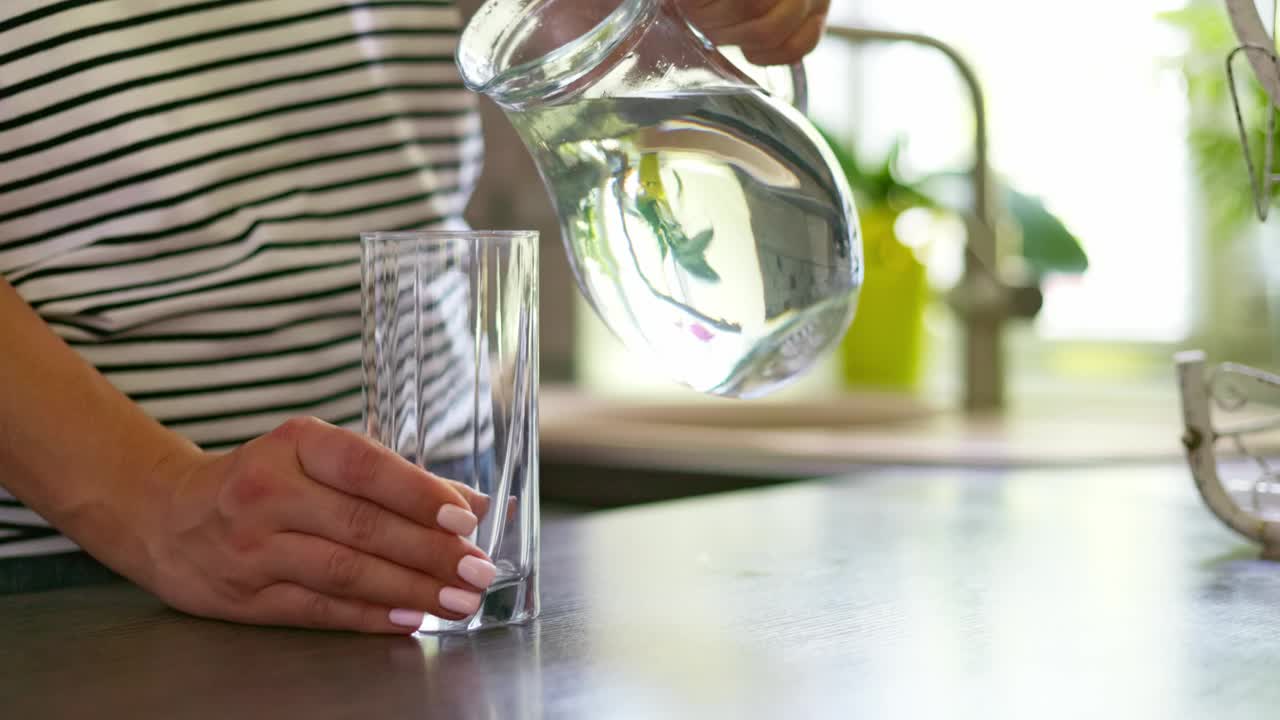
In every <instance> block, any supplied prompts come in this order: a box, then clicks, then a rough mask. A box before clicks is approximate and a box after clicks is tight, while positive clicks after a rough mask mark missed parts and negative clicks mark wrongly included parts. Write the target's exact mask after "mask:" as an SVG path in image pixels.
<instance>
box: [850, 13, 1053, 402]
mask: <svg viewBox="0 0 1280 720" xmlns="http://www.w3.org/2000/svg"><path fill="white" fill-rule="evenodd" d="M827 34H828V35H831V36H832V37H837V38H840V39H842V40H846V41H849V42H853V43H868V42H904V43H910V44H914V45H921V46H924V47H928V48H932V49H934V50H937V51H938V52H940V53H942V54H943V55H944V56H945V57H946V58H947V59H948V60H949V61H951V63H952V64H953V65H954V66H955V68H956V70H957V71H958V72H959V74H960V77H961V79H962V80H963V81H964V84H965V87H966V88H967V90H968V93H969V99H970V101H971V102H972V104H973V113H974V138H973V145H974V147H973V167H972V168H971V169H970V170H969V178H970V184H971V185H972V193H971V199H972V204H971V207H970V209H969V213H968V215H967V216H966V217H965V227H966V240H965V254H964V256H965V263H964V273H963V275H962V277H961V279H960V282H959V284H958V285H957V286H956V287H955V289H954V290H952V292H951V294H950V297H949V301H950V304H951V306H952V308H953V309H954V310H955V312H956V314H957V315H958V316H959V318H960V320H961V323H962V324H963V327H964V344H965V348H964V378H963V379H964V399H963V400H964V408H965V410H966V411H968V412H983V411H995V410H999V409H1001V408H1003V407H1004V402H1005V380H1006V378H1005V373H1004V348H1003V345H1004V342H1003V341H1004V328H1005V325H1006V323H1007V321H1008V320H1009V319H1010V318H1013V317H1028V318H1029V317H1034V316H1035V314H1036V313H1037V312H1039V311H1040V306H1041V304H1042V299H1043V296H1042V294H1041V292H1040V288H1039V287H1038V286H1027V285H1018V284H1014V283H1009V282H1007V281H1006V280H1005V279H1004V276H1003V275H1002V274H1001V273H1000V270H999V247H998V243H997V242H996V230H995V228H996V221H997V216H996V213H997V211H998V204H997V200H996V193H995V191H994V188H993V187H992V184H991V168H990V164H989V146H988V137H987V114H986V104H985V101H984V98H983V93H982V85H981V84H980V83H979V82H978V76H977V73H976V72H974V69H973V66H971V65H970V64H969V63H968V62H967V61H966V60H965V59H964V57H963V56H961V55H960V53H959V52H957V51H956V50H955V48H953V47H951V46H950V45H948V44H946V43H944V42H942V41H941V40H938V39H937V38H933V37H930V36H928V35H920V34H916V33H904V32H893V31H888V30H872V29H868V28H857V27H847V26H840V25H833V26H831V27H829V28H827Z"/></svg>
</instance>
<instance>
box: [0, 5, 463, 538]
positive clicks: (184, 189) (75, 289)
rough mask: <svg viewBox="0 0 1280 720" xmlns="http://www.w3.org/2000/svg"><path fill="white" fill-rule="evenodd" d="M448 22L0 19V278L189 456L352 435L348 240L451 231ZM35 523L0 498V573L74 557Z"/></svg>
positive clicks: (26, 8)
mask: <svg viewBox="0 0 1280 720" xmlns="http://www.w3.org/2000/svg"><path fill="white" fill-rule="evenodd" d="M458 23H459V18H458V14H457V11H456V9H455V8H454V7H453V6H452V4H451V3H448V2H429V1H427V0H371V1H368V2H356V1H355V0H346V1H344V0H328V1H327V2H319V1H315V2H298V0H203V1H199V2H190V3H186V4H175V3H170V2H163V1H161V0H96V1H93V0H70V1H64V2H56V3H49V2H43V1H40V2H32V1H31V0H17V2H16V4H15V3H6V4H4V5H2V6H0V167H3V168H4V169H5V172H4V173H3V174H2V175H0V275H3V276H4V277H6V278H7V279H8V281H9V282H10V283H11V284H13V285H14V286H15V287H16V288H17V289H18V291H19V293H20V294H22V295H23V297H24V298H25V299H26V300H27V301H28V302H29V303H31V304H32V306H33V307H35V309H36V310H37V312H39V313H40V315H41V316H42V317H43V318H44V319H45V320H46V321H47V322H48V323H49V325H50V326H51V327H52V328H53V329H54V330H55V332H57V333H58V334H59V335H60V336H62V337H63V338H65V339H66V340H67V341H68V342H69V343H70V344H71V345H72V347H74V348H75V349H76V350H77V351H79V352H80V353H81V354H82V355H83V356H84V357H86V358H87V359H88V360H89V361H90V362H91V363H92V364H94V365H95V366H97V367H98V368H99V369H100V370H101V371H102V372H103V373H104V374H105V375H106V376H107V377H108V378H109V379H110V380H111V381H112V382H113V383H114V384H115V385H116V386H117V387H119V388H121V389H122V390H124V391H125V392H126V393H127V394H129V395H130V396H131V397H132V398H133V399H134V400H135V401H137V402H138V403H140V404H141V405H142V407H143V408H144V409H146V410H147V411H148V412H149V413H150V414H151V415H153V416H154V417H156V418H157V419H159V420H161V421H162V422H164V423H165V424H166V425H168V426H169V427H171V428H173V429H174V430H176V431H178V432H181V433H183V434H184V435H186V436H188V437H190V438H191V439H193V440H194V441H196V442H197V443H199V444H201V445H203V446H205V447H207V448H213V449H223V448H228V447H232V446H234V445H236V444H239V443H241V442H243V441H245V440H247V439H249V438H252V437H255V436H257V435H259V434H261V433H263V432H266V431H268V430H270V429H271V428H273V427H275V426H276V425H278V424H279V423H280V422H282V421H283V420H284V419H286V418H288V417H291V416H295V415H316V416H319V417H322V418H325V419H327V420H329V421H331V422H334V423H338V424H344V425H349V426H350V425H355V424H358V422H359V418H360V414H361V392H360V384H361V379H360V301H359V245H358V242H357V241H356V238H357V236H358V234H359V233H360V232H361V231H365V230H394V229H408V228H422V227H428V226H436V225H449V224H461V214H462V211H463V210H464V208H465V205H466V202H467V200H468V197H469V194H470V190H471V187H472V185H473V183H474V181H475V179H476V176H477V175H478V172H479V168H480V160H481V140H480V126H479V119H478V117H477V115H476V113H475V103H474V100H473V98H472V97H471V96H470V95H469V93H467V92H466V91H465V90H464V89H463V87H462V85H461V82H460V80H459V78H458V76H457V71H456V69H455V66H454V63H453V52H454V48H455V45H456V40H457V28H458ZM68 441H69V442H71V440H70V439H69V440H68ZM2 480H3V479H2V478H0V485H3V482H2ZM0 492H2V491H0ZM6 518H7V520H6ZM39 524H41V523H40V521H39V518H35V517H34V516H33V515H32V514H30V513H29V512H28V511H26V510H23V509H21V508H20V507H19V506H18V505H17V503H15V502H12V501H5V502H3V504H0V558H3V557H5V556H6V554H8V555H10V556H12V555H16V554H23V553H28V554H29V553H33V552H56V551H60V550H65V549H68V548H69V543H67V542H66V541H65V540H63V539H61V538H57V537H56V536H52V535H49V534H48V533H47V532H37V530H36V529H35V528H37V526H38V525H39ZM45 535H49V536H48V537H45ZM15 538H16V539H23V538H26V540H27V541H26V542H17V541H16V540H15ZM6 539H7V540H8V541H9V542H5V540H6ZM24 546H25V549H24Z"/></svg>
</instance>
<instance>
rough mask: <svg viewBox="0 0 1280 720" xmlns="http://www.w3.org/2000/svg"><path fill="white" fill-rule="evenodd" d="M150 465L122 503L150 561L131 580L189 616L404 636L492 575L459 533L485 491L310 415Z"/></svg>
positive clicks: (459, 613)
mask: <svg viewBox="0 0 1280 720" xmlns="http://www.w3.org/2000/svg"><path fill="white" fill-rule="evenodd" d="M157 471H158V472H157V477H156V480H155V481H154V482H152V483H149V486H150V490H151V492H149V493H147V495H148V496H149V497H143V498H134V499H133V500H132V502H136V509H135V511H134V512H132V514H131V517H132V519H133V524H134V525H135V526H136V527H135V528H134V530H135V533H136V534H137V535H138V536H140V538H141V545H142V546H144V547H145V548H146V552H147V555H148V556H149V558H150V560H151V562H150V565H149V568H150V569H149V570H148V571H147V572H145V573H142V574H144V575H145V577H141V578H137V577H135V578H134V579H135V580H138V581H139V582H140V583H142V584H143V585H144V586H146V587H147V589H149V590H150V591H152V592H153V593H155V594H156V595H158V596H159V597H160V598H161V599H163V600H165V601H166V602H168V603H169V604H170V605H172V606H174V607H175V608H178V609H179V610H183V611H186V612H189V613H192V614H195V615H203V616H206V617H214V618H221V619H226V620H232V621H237V622H245V623H254V624H266V625H292V626H300V627H312V628H329V629H342V630H356V631H362V632H375V633H401V634H403V633H409V632H412V631H414V630H416V629H417V628H418V625H419V624H420V623H421V621H422V612H423V611H426V612H429V613H431V614H433V615H436V616H439V617H442V618H446V619H450V620H460V619H463V618H465V617H467V616H469V615H471V614H472V613H474V612H475V611H476V609H477V608H478V606H479V603H480V595H479V591H481V590H483V589H485V588H486V587H487V586H488V585H489V584H490V583H491V582H493V578H494V575H495V573H496V570H495V568H494V566H493V565H492V564H491V563H490V562H489V561H488V558H486V557H485V555H484V553H483V552H481V551H480V549H479V548H477V547H476V546H475V545H474V544H472V543H471V542H470V541H468V540H466V539H464V538H463V537H461V536H464V535H469V534H470V533H471V532H472V531H473V530H474V529H475V527H476V524H477V522H478V518H479V517H483V516H484V514H485V512H486V511H487V510H488V499H487V498H486V497H485V496H484V495H481V494H480V493H477V492H475V491H474V490H471V489H470V488H468V487H466V486H464V485H461V484H460V483H454V482H451V481H447V480H443V479H441V478H438V477H435V476H433V475H431V474H429V473H427V472H426V471H424V470H422V469H421V468H418V467H416V466H414V465H412V464H411V463H409V462H407V461H405V460H404V459H402V458H400V457H399V456H397V455H396V454H395V453H392V452H391V451H389V450H387V449H385V448H383V447H381V446H380V445H377V444H376V443H374V442H372V441H370V440H368V439H367V438H364V437H363V436H360V435H358V434H356V433H353V432H350V431H347V430H342V429H340V428H337V427H334V426H332V425H328V424H326V423H324V422H321V421H320V420H315V419H298V420H291V421H289V422H287V423H285V424H284V425H282V426H280V427H279V428H277V429H276V430H274V431H273V432H271V433H269V434H267V435H264V436H263V437H260V438H258V439H256V440H254V441H252V442H250V443H248V444H246V445H244V446H242V447H240V448H239V449H237V450H236V451H234V452H232V453H229V454H226V455H207V454H203V453H198V452H196V453H191V454H188V455H186V456H184V457H181V458H171V459H169V460H167V461H166V462H164V463H162V464H161V466H160V467H158V468H157ZM157 498H158V499H159V501H158V502H157V500H156V499H157ZM393 611H394V612H393Z"/></svg>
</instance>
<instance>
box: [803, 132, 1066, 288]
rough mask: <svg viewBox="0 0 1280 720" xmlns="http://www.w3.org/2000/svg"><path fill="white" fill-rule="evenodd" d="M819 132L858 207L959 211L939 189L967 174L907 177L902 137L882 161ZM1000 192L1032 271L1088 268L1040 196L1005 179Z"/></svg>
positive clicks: (1063, 227) (1003, 206)
mask: <svg viewBox="0 0 1280 720" xmlns="http://www.w3.org/2000/svg"><path fill="white" fill-rule="evenodd" d="M819 132H820V133H822V136H823V137H824V138H825V139H826V141H827V144H828V145H830V146H831V151H832V153H833V154H834V155H835V157H836V160H837V161H838V162H839V163H840V167H841V169H842V170H844V173H845V176H846V177H847V178H848V179H849V184H850V186H851V188H852V189H853V192H854V195H855V198H856V200H857V202H858V204H859V206H860V207H862V208H864V209H870V208H877V209H879V208H884V209H888V210H889V211H890V212H893V213H898V212H902V211H904V210H909V209H911V208H917V207H924V208H939V209H949V210H952V211H956V212H959V211H960V209H959V208H956V207H954V205H952V204H950V203H948V202H946V201H944V200H943V199H942V198H943V197H944V196H950V195H954V193H944V192H941V186H943V185H953V184H956V183H961V182H967V181H968V178H967V176H965V175H962V174H960V173H956V172H944V173H937V174H933V175H928V176H925V177H923V178H921V179H919V180H916V181H910V180H907V179H905V178H904V177H903V174H902V172H901V169H900V167H899V157H900V156H901V153H902V147H903V141H902V140H901V139H898V140H895V141H894V142H893V144H892V145H891V146H890V148H889V151H888V152H887V153H886V154H885V157H884V158H883V159H882V160H880V161H878V162H875V163H871V164H865V163H863V162H862V161H861V160H860V159H859V157H858V152H857V150H856V149H855V148H854V146H853V144H852V143H849V142H841V141H839V140H837V139H836V138H835V136H834V135H833V134H832V133H831V132H829V131H828V130H825V129H822V128H819ZM998 191H999V193H1000V198H1001V207H1002V208H1003V209H1004V210H1006V211H1007V212H1008V213H1009V215H1010V217H1011V219H1012V220H1013V223H1014V226H1015V227H1016V228H1017V229H1018V232H1019V233H1020V234H1021V237H1022V243H1021V251H1022V257H1023V260H1024V261H1025V263H1026V265H1027V268H1028V269H1029V270H1030V271H1031V272H1033V273H1035V274H1036V275H1045V274H1048V273H1071V274H1078V273H1083V272H1085V271H1086V270H1088V269H1089V258H1088V256H1087V255H1086V254H1085V251H1084V248H1083V247H1082V246H1081V245H1080V241H1079V240H1078V239H1077V238H1076V236H1075V235H1074V234H1072V233H1071V231H1070V230H1068V229H1067V226H1066V225H1065V224H1064V223H1063V222H1062V220H1061V219H1059V218H1058V217H1057V216H1056V215H1054V214H1053V213H1051V212H1050V211H1049V210H1048V208H1046V207H1045V205H1044V202H1043V201H1042V200H1041V199H1040V198H1038V197H1035V196H1032V195H1028V194H1026V193H1023V192H1020V191H1019V190H1017V189H1015V188H1013V187H1010V186H1009V185H1007V184H1001V185H999V187H998Z"/></svg>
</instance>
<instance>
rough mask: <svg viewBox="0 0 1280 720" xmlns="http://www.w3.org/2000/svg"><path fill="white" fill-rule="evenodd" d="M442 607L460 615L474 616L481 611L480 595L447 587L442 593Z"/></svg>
mask: <svg viewBox="0 0 1280 720" xmlns="http://www.w3.org/2000/svg"><path fill="white" fill-rule="evenodd" d="M440 607H442V608H444V609H445V610H452V611H453V612H456V613H458V614H459V615H474V614H475V612H476V611H477V610H479V609H480V593H476V592H470V591H468V590H463V589H462V588H456V587H447V588H445V589H443V590H441V591H440Z"/></svg>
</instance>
